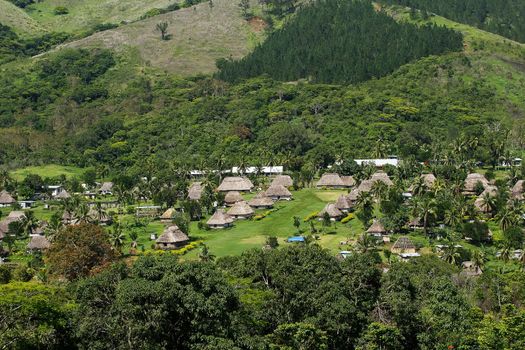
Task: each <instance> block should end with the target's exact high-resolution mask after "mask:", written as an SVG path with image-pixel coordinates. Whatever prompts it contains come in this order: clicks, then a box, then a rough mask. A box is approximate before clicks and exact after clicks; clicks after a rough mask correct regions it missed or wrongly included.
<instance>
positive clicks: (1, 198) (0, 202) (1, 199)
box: [0, 191, 16, 208]
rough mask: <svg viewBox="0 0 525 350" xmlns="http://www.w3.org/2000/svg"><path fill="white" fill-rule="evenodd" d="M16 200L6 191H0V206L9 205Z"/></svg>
mask: <svg viewBox="0 0 525 350" xmlns="http://www.w3.org/2000/svg"><path fill="white" fill-rule="evenodd" d="M15 203H16V200H15V199H14V198H13V197H12V196H11V195H10V194H9V192H7V191H1V192H0V208H5V207H10V206H12V205H13V204H15Z"/></svg>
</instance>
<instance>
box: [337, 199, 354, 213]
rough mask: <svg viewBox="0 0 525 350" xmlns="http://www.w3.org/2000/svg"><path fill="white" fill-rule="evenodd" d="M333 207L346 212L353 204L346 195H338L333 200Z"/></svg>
mask: <svg viewBox="0 0 525 350" xmlns="http://www.w3.org/2000/svg"><path fill="white" fill-rule="evenodd" d="M335 207H336V208H337V209H339V210H341V211H342V212H348V211H349V210H350V209H352V207H353V205H352V201H350V200H349V199H348V196H345V195H340V196H339V198H337V201H336V202H335Z"/></svg>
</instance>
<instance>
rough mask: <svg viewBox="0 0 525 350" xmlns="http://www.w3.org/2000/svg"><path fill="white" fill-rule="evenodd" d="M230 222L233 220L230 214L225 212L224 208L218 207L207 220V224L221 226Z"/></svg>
mask: <svg viewBox="0 0 525 350" xmlns="http://www.w3.org/2000/svg"><path fill="white" fill-rule="evenodd" d="M232 222H233V218H232V217H231V216H230V215H228V214H226V213H225V212H224V210H222V209H219V210H217V211H216V212H215V213H213V215H212V216H211V217H210V219H209V220H208V222H207V224H208V225H210V226H212V225H217V226H221V225H227V224H231V223H232Z"/></svg>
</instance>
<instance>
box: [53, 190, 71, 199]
mask: <svg viewBox="0 0 525 350" xmlns="http://www.w3.org/2000/svg"><path fill="white" fill-rule="evenodd" d="M55 198H56V199H68V198H71V195H70V194H69V193H68V192H67V191H66V190H63V191H60V193H59V194H57V195H56V196H55Z"/></svg>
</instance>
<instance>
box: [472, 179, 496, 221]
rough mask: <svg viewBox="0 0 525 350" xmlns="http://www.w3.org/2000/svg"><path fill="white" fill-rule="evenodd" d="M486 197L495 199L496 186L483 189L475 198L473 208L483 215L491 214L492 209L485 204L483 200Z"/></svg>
mask: <svg viewBox="0 0 525 350" xmlns="http://www.w3.org/2000/svg"><path fill="white" fill-rule="evenodd" d="M486 195H488V196H489V197H496V196H497V195H498V188H497V187H496V186H492V185H488V186H487V187H485V190H484V191H483V192H482V193H481V194H480V195H479V196H478V198H476V200H475V201H474V206H475V207H476V209H477V210H479V211H480V212H482V213H484V214H490V213H491V212H492V208H491V207H490V206H489V205H487V203H485V200H484V199H483V198H484V197H485V196H486Z"/></svg>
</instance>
